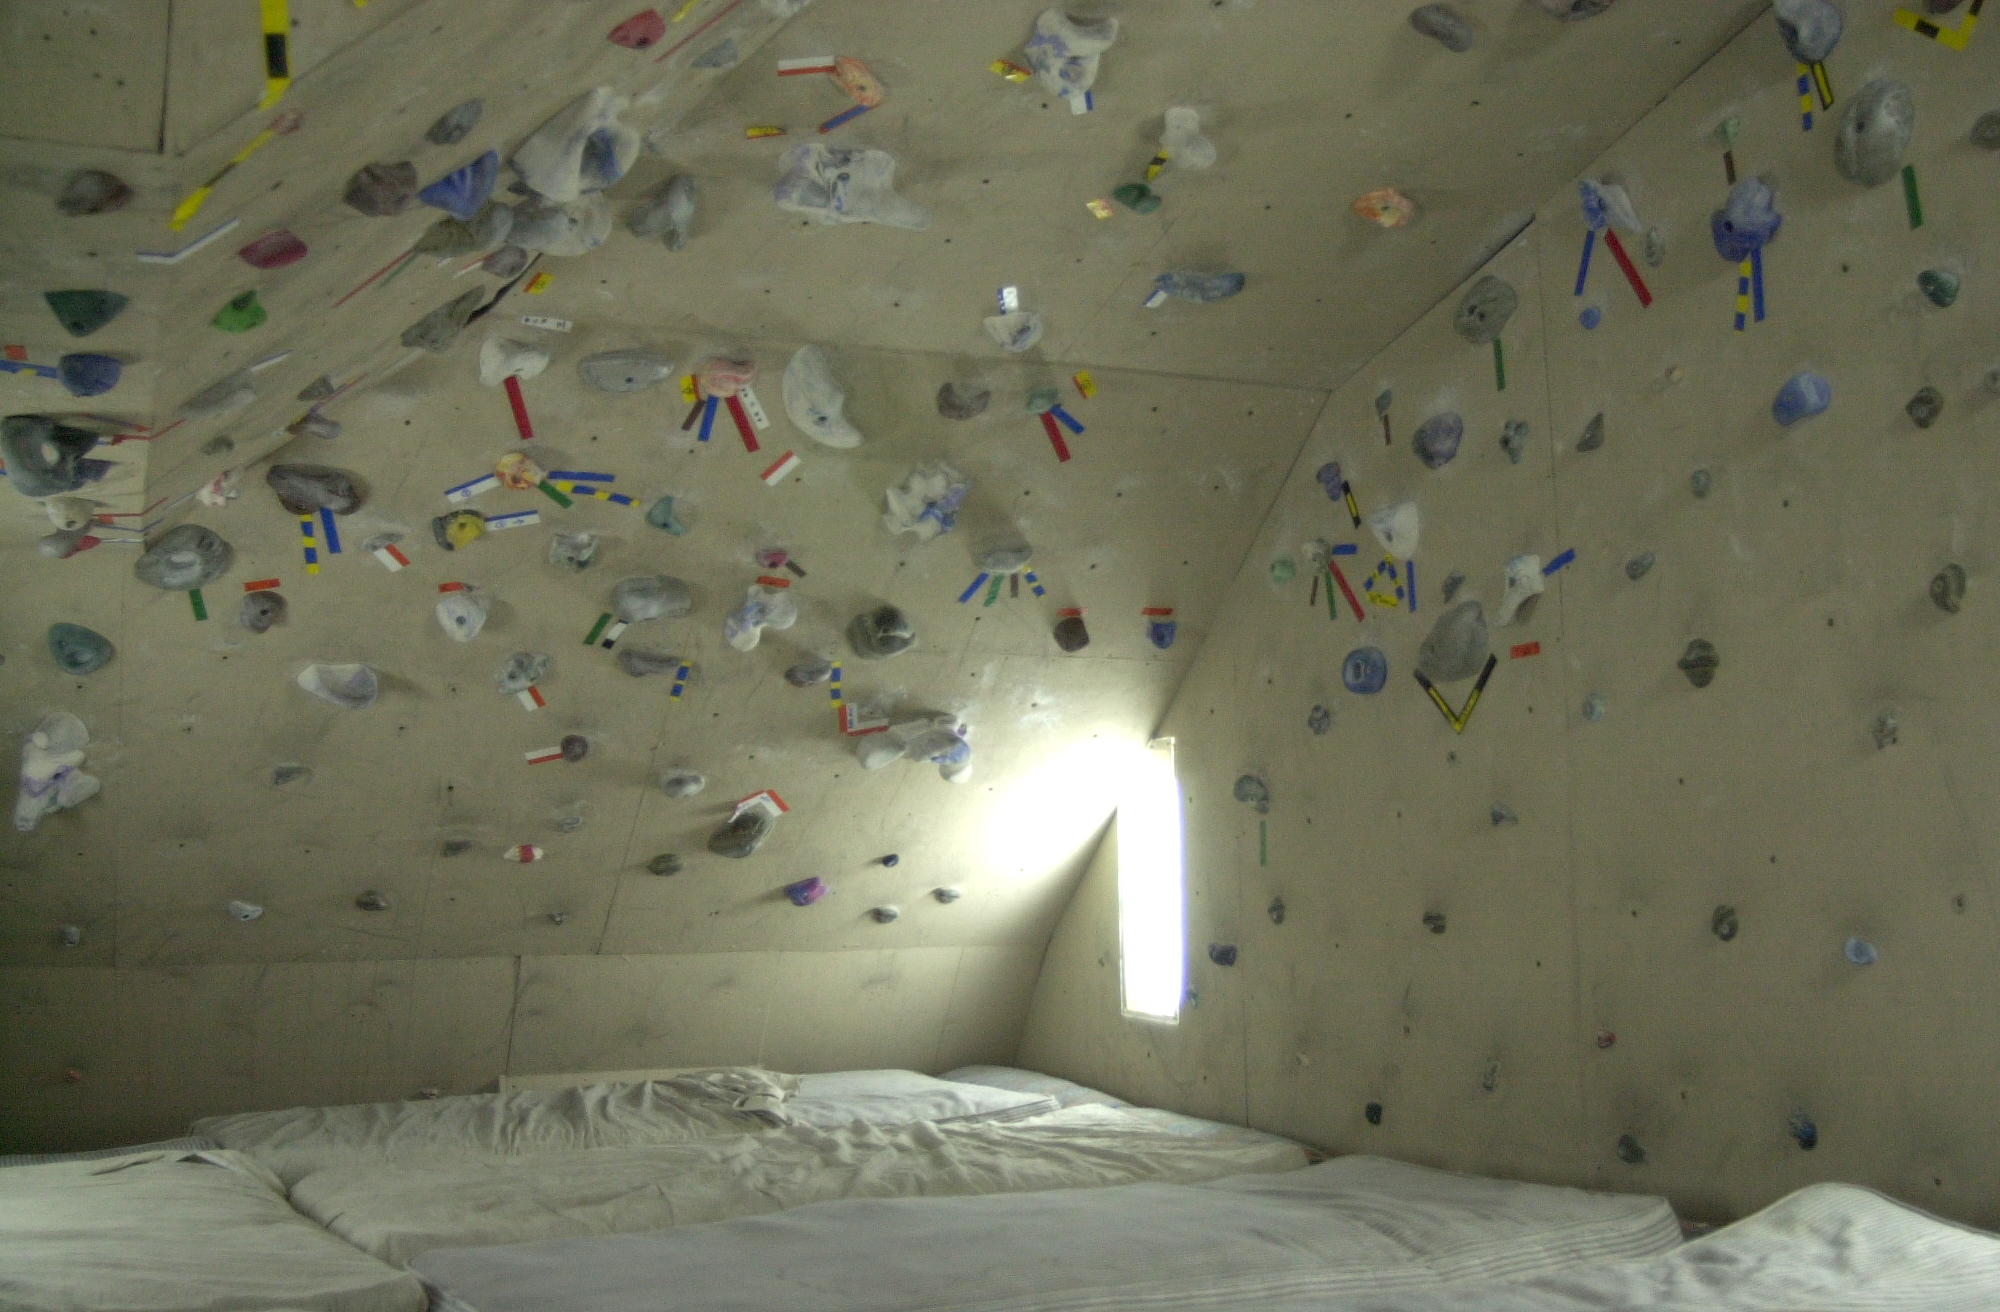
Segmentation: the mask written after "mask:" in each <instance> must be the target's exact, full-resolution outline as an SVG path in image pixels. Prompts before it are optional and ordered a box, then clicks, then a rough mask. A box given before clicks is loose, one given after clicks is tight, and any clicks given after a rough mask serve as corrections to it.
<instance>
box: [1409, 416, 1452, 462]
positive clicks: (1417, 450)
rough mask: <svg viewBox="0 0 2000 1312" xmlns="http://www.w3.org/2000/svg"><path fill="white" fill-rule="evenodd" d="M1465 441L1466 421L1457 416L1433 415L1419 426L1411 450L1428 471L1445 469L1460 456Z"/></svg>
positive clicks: (1411, 440)
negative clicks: (1459, 451)
mask: <svg viewBox="0 0 2000 1312" xmlns="http://www.w3.org/2000/svg"><path fill="white" fill-rule="evenodd" d="M1464 440H1465V421H1464V420H1463V419H1461V418H1459V417H1458V416H1457V415H1456V414H1442V415H1432V416H1431V417H1430V418H1429V419H1426V420H1424V422H1423V423H1422V424H1421V425H1419V426H1418V428H1417V432H1416V436H1415V437H1412V438H1411V439H1410V450H1411V451H1412V452H1413V453H1414V454H1415V455H1416V457H1417V459H1419V460H1421V461H1423V462H1424V468H1426V469H1443V468H1444V467H1445V466H1446V465H1448V464H1450V463H1451V462H1452V459H1453V457H1455V456H1456V455H1458V446H1459V443H1460V442H1462V441H1464Z"/></svg>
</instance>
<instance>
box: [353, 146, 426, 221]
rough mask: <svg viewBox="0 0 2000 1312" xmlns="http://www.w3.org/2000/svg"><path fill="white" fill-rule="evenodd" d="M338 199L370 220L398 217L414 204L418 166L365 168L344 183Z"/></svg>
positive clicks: (403, 165) (372, 166)
mask: <svg viewBox="0 0 2000 1312" xmlns="http://www.w3.org/2000/svg"><path fill="white" fill-rule="evenodd" d="M340 198H341V199H342V200H344V201H346V202H347V203H348V204H349V205H350V206H352V207H353V208H355V209H357V210H359V211H361V212H362V213H363V214H366V215H368V216H369V217H370V218H377V219H380V218H387V217H388V216H390V215H392V214H401V213H402V212H403V211H404V210H406V209H408V208H410V206H411V205H412V204H414V203H415V202H416V199H417V166H416V165H414V164H412V163H410V162H409V161H408V160H404V161H403V162H402V163H400V164H364V165H362V166H361V167H360V168H359V169H356V170H355V172H354V176H353V177H351V178H349V179H348V180H347V187H346V190H344V191H342V192H341V195H340Z"/></svg>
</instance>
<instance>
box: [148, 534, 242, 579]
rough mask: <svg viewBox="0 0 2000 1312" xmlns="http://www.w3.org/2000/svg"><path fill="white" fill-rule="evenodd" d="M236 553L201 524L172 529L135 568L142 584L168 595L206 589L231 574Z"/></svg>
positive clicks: (150, 549)
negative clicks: (151, 586) (158, 589)
mask: <svg viewBox="0 0 2000 1312" xmlns="http://www.w3.org/2000/svg"><path fill="white" fill-rule="evenodd" d="M235 558H236V552H235V550H234V549H233V548H231V547H230V545H229V544H228V543H227V542H224V541H223V540H222V539H221V538H219V537H217V536H216V535H215V534H213V533H211V532H209V531H208V530H207V529H205V528H203V527H202V526H201V525H199V524H181V525H177V526H176V527H174V528H171V529H168V530H167V532H166V533H165V534H164V535H163V536H162V537H161V538H160V540H159V541H158V542H156V543H154V544H153V545H152V547H151V548H149V549H148V550H147V552H146V554H145V555H143V556H141V557H139V559H138V560H137V561H136V562H134V564H133V566H132V573H133V574H135V575H136V576H137V577H138V579H139V581H140V582H141V583H150V584H152V585H153V586H154V587H156V588H161V589H164V590H166V591H168V592H187V591H189V590H191V589H194V588H205V587H207V586H208V585H209V584H211V583H213V582H215V581H216V580H217V579H219V578H221V577H222V575H223V573H224V572H225V571H226V570H228V568H229V565H230V562H231V561H233V560H234V559H235Z"/></svg>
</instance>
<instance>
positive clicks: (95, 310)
mask: <svg viewBox="0 0 2000 1312" xmlns="http://www.w3.org/2000/svg"><path fill="white" fill-rule="evenodd" d="M42 299H43V300H45V301H47V302H48V303H49V309H51V310H53V311H54V312H55V316H56V322H57V323H59V324H61V325H62V326H63V331H65V332H67V333H68V334H69V335H70V336H71V337H88V336H90V335H91V334H92V333H94V332H96V331H97V330H98V329H99V328H102V327H103V326H104V325H105V324H107V323H110V322H111V321H112V320H113V319H116V318H117V317H118V316H119V314H120V313H122V312H123V311H124V309H125V307H126V306H127V305H129V304H130V303H131V302H130V300H129V299H128V298H126V297H124V296H120V295H119V294H118V293H117V292H107V291H104V290H102V289H87V288H74V289H71V290H69V291H62V292H43V293H42Z"/></svg>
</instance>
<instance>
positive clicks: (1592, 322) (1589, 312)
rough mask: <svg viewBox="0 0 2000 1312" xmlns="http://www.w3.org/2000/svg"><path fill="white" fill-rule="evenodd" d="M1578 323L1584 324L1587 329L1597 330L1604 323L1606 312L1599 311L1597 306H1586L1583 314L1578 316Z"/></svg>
mask: <svg viewBox="0 0 2000 1312" xmlns="http://www.w3.org/2000/svg"><path fill="white" fill-rule="evenodd" d="M1576 321H1577V322H1578V323H1580V324H1582V325H1583V326H1584V328H1585V329H1591V328H1595V327H1597V325H1599V324H1601V323H1603V322H1604V311H1602V310H1600V309H1598V308H1597V307H1596V306H1595V305H1589V306H1585V307H1584V310H1583V313H1582V314H1579V315H1577V316H1576Z"/></svg>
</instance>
